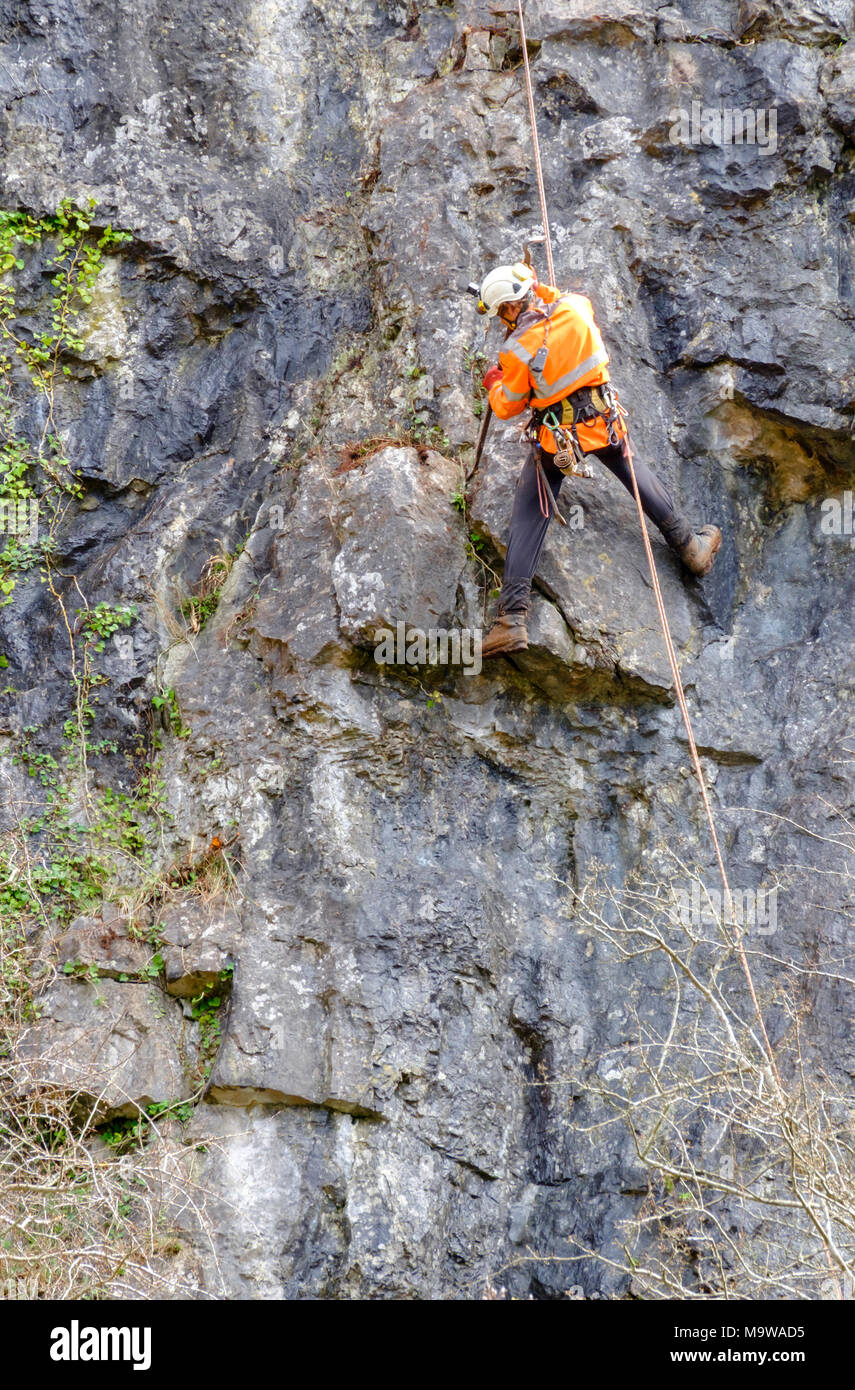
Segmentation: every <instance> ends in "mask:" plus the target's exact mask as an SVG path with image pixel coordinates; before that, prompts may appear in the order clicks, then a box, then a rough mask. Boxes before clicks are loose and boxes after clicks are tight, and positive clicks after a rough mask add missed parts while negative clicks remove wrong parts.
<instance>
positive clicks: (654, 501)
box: [472, 262, 721, 656]
mask: <svg viewBox="0 0 855 1390" xmlns="http://www.w3.org/2000/svg"><path fill="white" fill-rule="evenodd" d="M472 288H473V292H474V291H475V289H476V287H475V286H473V287H472ZM478 293H479V296H480V298H479V303H478V309H479V312H481V313H484V314H487V315H488V317H490V318H494V317H496V316H498V317H499V318H500V319H501V320H502V322H503V323H504V324H505V325H506V327H507V337H506V338H505V342H504V345H503V347H502V350H501V352H500V354H499V361H498V365H497V366H495V367H491V368H490V369H489V371H488V372H487V374H486V376H485V377H484V386H485V388H486V390H487V392H488V395H489V400H490V405H491V407H492V409H493V411H494V413H495V414H496V415H498V416H499V418H500V419H502V420H508V419H510V418H511V417H512V416H514V415H520V414H522V412H523V411H524V410H526V409H528V408H531V411H532V414H531V419H530V421H529V424H528V427H527V430H526V435H527V438H528V439H529V442H530V445H531V448H530V451H529V456H528V459H527V460H526V463H525V464H524V466H523V469H522V472H521V473H520V476H519V478H518V480H517V486H516V492H515V494H514V505H513V513H512V515H511V525H510V533H509V536H508V544H507V552H506V555H505V573H504V583H503V585H502V591H501V594H500V595H499V605H498V614H497V617H496V620H495V622H494V623H493V626H492V627H491V629H490V631H489V632H488V634H487V636H486V637H485V638H484V641H483V644H482V655H483V656H498V655H500V654H501V653H503V652H518V651H523V650H525V648H526V647H527V646H528V632H527V629H526V620H527V618H528V612H529V607H530V603H531V581H532V579H533V577H534V572H535V569H536V568H537V561H538V558H539V556H540V552H541V549H542V547H543V542H544V540H545V539H546V532H547V529H548V527H549V522H550V518H551V516H552V514H553V512H554V513H555V514H556V515H557V516H558V518H559V520H560V521H561V522H562V524H563V522H564V519H563V517H562V516H561V514H560V512H559V511H558V506H557V500H558V494H559V492H560V490H561V484H562V482H563V481H564V478H565V477H566V476H568V475H570V474H573V473H576V474H579V473H582V474H583V476H584V475H587V476H591V475H590V471H589V469H588V468H587V465H586V463H585V456H586V455H588V454H593V455H594V456H595V457H596V458H598V459H599V460H600V462H601V463H603V464H605V466H606V468H608V469H609V470H610V471H611V472H612V473H614V475H615V477H616V478H619V479H620V481H621V482H622V483H623V485H624V487H625V488H627V489H628V491H629V492H631V493H632V479H631V476H630V471H629V462H628V458H627V448H628V441H627V437H626V425H625V423H624V420H623V408H622V407H621V405H620V402H619V401H618V398H617V394H616V392H614V390H613V389H612V387H611V386H610V385H609V373H608V361H609V357H608V353H607V352H606V349H605V347H604V346H603V340H602V337H601V336H600V330H599V329H598V327H597V325H596V323H595V322H594V311H593V306H592V305H591V301H590V300H589V299H586V298H585V297H584V296H583V295H581V294H562V293H560V291H559V290H557V289H554V288H553V287H552V286H551V285H544V284H541V283H540V282H539V281H538V279H537V277H536V275H535V273H534V271H533V270H532V269H531V267H530V266H528V265H525V264H523V263H522V262H519V263H518V264H516V265H512V266H499V267H498V268H497V269H496V270H491V271H490V273H489V274H488V275H487V276H486V277H485V278H484V279H483V280H482V282H481V285H480V290H479V291H478ZM633 466H634V468H635V476H636V479H637V482H638V490H639V493H640V495H641V502H642V506H643V508H644V512H645V514H646V515H647V516H648V517H649V518H650V520H651V521H652V522H654V524H655V525H656V526H657V527H658V528H659V530H660V531H661V532H662V535H663V536H664V537H665V540H666V541H667V543H668V545H669V546H670V547H671V549H672V550H673V551H675V553H676V554H677V555H678V556H679V557H680V559H681V560H682V561H683V563H684V564H685V565H686V567H687V568H688V569H689V570H691V572H692V574H696V575H704V574H708V573H709V571H710V570H711V568H712V566H713V562H714V560H715V557H716V555H717V553H718V550H719V547H720V545H721V531H720V530H719V528H718V527H717V526H711V525H709V526H701V527H700V528H699V529H698V530H694V529H693V528H692V526H691V525H690V523H689V522H688V521H687V519H686V518H685V516H683V515H682V514H681V513H680V512H679V511H678V510H677V508H676V506H675V504H674V502H673V499H672V498H671V496H670V494H669V493H668V491H667V490H666V488H665V487H663V485H662V483H661V482H660V481H659V479H658V478H657V477H656V476H655V475H654V474H653V473H652V472H651V470H650V469H649V468H648V467H647V466H646V465H645V464H644V463H643V462H641V461H640V460H635V459H634V460H633ZM634 495H635V494H634V493H633V496H634Z"/></svg>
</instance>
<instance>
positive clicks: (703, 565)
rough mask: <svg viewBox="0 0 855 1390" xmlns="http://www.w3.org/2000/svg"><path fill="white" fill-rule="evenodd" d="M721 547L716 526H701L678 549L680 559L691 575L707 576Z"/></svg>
mask: <svg viewBox="0 0 855 1390" xmlns="http://www.w3.org/2000/svg"><path fill="white" fill-rule="evenodd" d="M720 546H721V531H720V530H719V529H718V527H717V526H702V527H701V528H700V530H699V531H695V532H693V534H692V535H691V536H690V537H689V539H688V540H687V541H686V544H685V545H683V546H681V547H680V551H679V554H680V559H681V560H682V561H683V564H684V565H685V566H686V568H687V569H690V570H691V571H692V574H697V575H704V574H709V572H710V570H711V569H712V567H713V564H714V563H715V557H716V555H717V554H718V552H719V547H720Z"/></svg>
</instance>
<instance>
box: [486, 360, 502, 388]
mask: <svg viewBox="0 0 855 1390" xmlns="http://www.w3.org/2000/svg"><path fill="white" fill-rule="evenodd" d="M501 379H502V369H501V367H499V366H495V367H490V369H489V371H488V372H487V373H486V374H485V376H484V390H485V391H490V390H491V389H492V387H494V386H495V384H496V382H497V381H501Z"/></svg>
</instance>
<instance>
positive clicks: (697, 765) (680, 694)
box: [517, 0, 783, 1092]
mask: <svg viewBox="0 0 855 1390" xmlns="http://www.w3.org/2000/svg"><path fill="white" fill-rule="evenodd" d="M517 9H518V12H519V24H520V43H521V45H522V51H523V63H524V66H525V85H526V95H527V97H528V113H529V120H530V122H531V138H532V149H533V151H534V165H535V171H536V173H537V187H538V192H539V194H540V207H541V212H542V215H543V232H544V236H545V238H546V262H547V265H548V267H549V283H550V285H554V284H555V270H554V268H553V263H552V242H551V238H550V235H549V221H548V216H547V211H546V191H545V189H544V185H543V168H542V165H541V160H540V144H539V142H538V138H537V120H536V118H535V110H534V91H533V88H532V81H531V69H530V68H529V63H528V47H527V44H526V36H525V19H524V18H523V6H522V0H517ZM621 414H622V415H623V416H624V425H625V426H626V418H625V417H626V412H625V411H624V410H623V409H622V408H621ZM621 449H622V451H623V455H624V458H625V459H626V462H627V467H628V468H629V475H630V478H631V479H632V490H633V495H634V496H635V505H636V508H637V510H638V519H639V522H640V524H641V534H642V537H643V538H644V549H645V552H646V554H647V563H648V566H649V568H650V578H651V582H652V584H653V592H654V594H655V595H656V607H657V609H658V612H659V621H660V624H661V626H662V636H663V637H664V639H665V650H666V652H667V654H668V663H669V665H670V667H671V675H672V677H673V680H674V689H675V690H676V692H677V700H678V703H679V705H680V713H681V714H682V716H683V723H684V725H685V728H686V736H687V738H688V741H689V752H690V754H691V758H692V766H693V768H694V772H695V776H696V778H697V781H698V786H699V787H700V791H701V800H702V801H703V805H704V811H705V812H706V817H707V822H708V824H709V828H710V836H711V838H712V844H713V849H714V851H715V857H716V863H717V864H718V870H719V873H720V875H721V882H722V887H723V889H724V905H725V917H726V920H727V923H728V927H729V928H730V930H731V931H732V932H733V942H734V945H735V947H736V951H737V954H738V956H739V961H740V964H741V966H742V970H743V973H744V975H745V979H746V981H747V984H748V992H749V994H750V996H751V1003H752V1006H753V1009H754V1014H755V1017H756V1019H757V1023H758V1026H759V1030H760V1036H761V1038H762V1042H763V1049H764V1051H765V1053H766V1056H767V1057H768V1059H769V1066H770V1069H771V1073H772V1076H773V1077H774V1079H775V1082H776V1084H777V1086H778V1088H779V1090H781V1091H782V1092H783V1086H782V1085H781V1078H780V1076H779V1075H778V1068H777V1066H776V1064H775V1054H774V1052H773V1051H772V1044H771V1043H770V1042H769V1035H768V1033H767V1032H766V1025H765V1023H764V1021H763V1015H762V1013H761V1011H760V1004H759V1001H758V999H757V993H756V991H755V988H754V981H753V979H752V976H751V970H750V968H749V965H748V957H747V955H746V953H745V947H744V945H743V940H742V932H741V930H740V927H739V924H738V922H737V921H736V914H735V913H734V910H733V894H732V893H731V891H730V883H729V881H728V877H727V870H726V868H725V865H724V857H723V855H722V852H721V847H720V845H719V839H718V834H717V832H716V828H715V818H714V816H713V812H712V806H711V805H710V799H709V793H708V791H707V785H706V781H705V779H704V772H703V768H702V767H701V760H700V757H699V756H698V746H697V744H696V742H695V735H694V732H693V729H692V720H691V717H690V715H689V708H688V705H687V704H686V696H685V692H684V690H683V682H682V680H681V678H680V669H679V666H678V665H677V654H676V652H675V650H674V643H673V641H672V638H671V628H670V625H669V623H668V615H667V613H666V611H665V603H664V601H663V598H662V589H661V587H660V584H659V574H658V572H657V569H656V561H655V559H654V557H653V547H652V546H651V544H650V536H649V534H648V531H647V523H646V520H645V516H644V508H643V506H642V504H641V493H640V492H639V490H638V481H637V479H636V476H635V468H634V467H633V463H632V449H631V447H630V443H629V431H628V429H626V428H625V432H624V436H623V439H622V441H621Z"/></svg>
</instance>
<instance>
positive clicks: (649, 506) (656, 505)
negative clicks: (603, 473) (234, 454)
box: [499, 444, 692, 613]
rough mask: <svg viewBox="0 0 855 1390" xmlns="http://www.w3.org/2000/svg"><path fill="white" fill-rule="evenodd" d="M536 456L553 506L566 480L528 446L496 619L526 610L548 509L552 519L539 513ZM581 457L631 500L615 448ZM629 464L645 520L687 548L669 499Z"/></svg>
mask: <svg viewBox="0 0 855 1390" xmlns="http://www.w3.org/2000/svg"><path fill="white" fill-rule="evenodd" d="M538 455H539V456H540V462H541V464H542V465H543V471H544V473H545V475H546V480H547V482H548V484H549V487H550V490H551V492H552V496H553V497H554V498H555V500H556V501H557V500H558V494H559V492H560V491H561V484H562V483H563V481H564V474H563V473H562V472H561V471H560V469H558V468H556V467H555V464H554V463H553V462H552V455H551V454H548V453H547V452H546V450H545V449H541V448H540V446H539V445H537V444H535V445H532V448H531V452H530V454H529V457H528V458H527V459H526V462H525V464H524V465H523V469H522V472H521V473H520V475H519V478H518V479H517V487H516V492H515V493H514V508H513V512H512V514H511V528H510V535H509V536H508V549H507V554H506V555H505V577H504V583H503V585H502V592H501V595H500V597H499V612H500V613H514V612H519V611H520V610H525V609H528V606H529V599H530V594H531V581H532V579H533V578H534V572H535V570H536V569H537V562H538V559H539V557H540V552H541V550H542V548H543V542H544V541H545V540H546V532H547V529H548V527H549V521H550V517H551V515H552V509H551V508H550V509H549V511H550V516H544V515H543V512H542V510H541V505H540V497H539V493H538V485H537V468H536V464H535V460H536V458H537V456H538ZM585 457H586V458H596V459H599V461H600V463H603V464H605V466H606V468H608V469H609V471H610V472H612V473H614V475H615V477H616V478H619V479H620V481H621V482H622V483H623V485H624V487H625V488H626V489H627V491H628V492H629V493H630V494H631V495H632V497H633V498H634V497H635V493H634V492H633V490H632V479H631V477H630V473H629V466H628V464H627V461H626V459H625V458H624V455H623V451H622V450H621V448H620V446H619V445H616V444H609V445H607V446H606V448H604V449H597V450H592V451H591V453H588V454H586V455H585ZM632 462H633V468H634V469H635V476H636V479H637V482H638V491H639V493H640V495H641V505H642V507H643V508H644V513H645V515H646V516H649V518H650V520H651V521H652V522H653V523H654V525H656V526H657V527H658V528H659V530H660V531H661V532H662V534H663V535H664V536H665V539H666V540H667V541H668V543H669V545H671V546H674V547H679V546H681V545H685V543H686V541H687V540H688V539H689V537H690V536H691V534H692V528H691V526H690V525H689V523H688V521H686V519H685V517H683V516H681V515H680V513H679V512H678V511H677V508H676V507H675V505H674V501H673V499H672V497H671V494H670V493H669V492H668V490H667V488H665V487H663V485H662V483H660V481H659V479H658V478H657V477H656V475H655V473H653V472H652V471H651V470H650V469H649V468H648V467H647V465H646V464H645V463H642V462H641V461H640V460H639V459H636V458H633V461H632Z"/></svg>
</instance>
